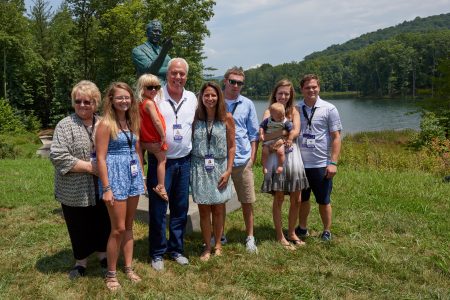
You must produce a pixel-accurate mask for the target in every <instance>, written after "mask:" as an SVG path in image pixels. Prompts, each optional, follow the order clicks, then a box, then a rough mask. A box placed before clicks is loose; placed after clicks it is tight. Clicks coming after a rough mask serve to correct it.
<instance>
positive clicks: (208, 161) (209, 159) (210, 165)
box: [205, 120, 214, 172]
mask: <svg viewBox="0 0 450 300" xmlns="http://www.w3.org/2000/svg"><path fill="white" fill-rule="evenodd" d="M208 124H210V125H211V130H209V128H208V127H209V126H208ZM213 128H214V120H213V121H212V122H210V123H208V122H206V121H205V130H206V142H207V149H208V154H206V155H205V170H206V171H208V172H211V171H212V170H214V155H212V154H210V153H209V150H210V146H211V139H212V136H213Z"/></svg>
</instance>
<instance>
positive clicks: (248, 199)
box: [231, 160, 256, 203]
mask: <svg viewBox="0 0 450 300" xmlns="http://www.w3.org/2000/svg"><path fill="white" fill-rule="evenodd" d="M231 179H233V184H234V188H235V189H236V194H237V196H238V200H239V202H241V203H255V201H256V196H255V182H254V180H253V170H252V163H250V160H248V162H247V163H246V164H245V165H242V166H239V167H233V170H232V171H231Z"/></svg>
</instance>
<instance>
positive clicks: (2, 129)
mask: <svg viewBox="0 0 450 300" xmlns="http://www.w3.org/2000/svg"><path fill="white" fill-rule="evenodd" d="M21 132H25V126H24V125H23V124H22V122H21V121H20V119H19V118H18V117H17V116H16V115H15V113H14V110H13V108H12V106H11V105H9V103H8V101H6V100H4V99H0V133H21Z"/></svg>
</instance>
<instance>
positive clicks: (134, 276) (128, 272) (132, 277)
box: [124, 267, 142, 283]
mask: <svg viewBox="0 0 450 300" xmlns="http://www.w3.org/2000/svg"><path fill="white" fill-rule="evenodd" d="M124 269H125V270H124V271H125V275H127V277H128V279H130V280H131V282H133V283H138V282H140V281H141V280H142V279H141V277H139V275H138V274H136V273H135V272H134V271H133V269H132V268H131V267H125V268H124Z"/></svg>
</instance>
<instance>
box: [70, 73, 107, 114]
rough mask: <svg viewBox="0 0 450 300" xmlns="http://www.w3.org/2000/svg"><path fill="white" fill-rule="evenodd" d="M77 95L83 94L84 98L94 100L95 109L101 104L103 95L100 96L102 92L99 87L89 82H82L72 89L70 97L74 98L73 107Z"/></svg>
mask: <svg viewBox="0 0 450 300" xmlns="http://www.w3.org/2000/svg"><path fill="white" fill-rule="evenodd" d="M77 93H80V94H82V95H83V96H87V97H89V98H91V99H93V100H94V102H95V107H96V108H97V107H98V106H99V104H100V99H101V98H102V95H101V94H100V90H99V89H98V87H97V86H96V85H95V83H93V82H92V81H89V80H81V81H80V82H78V83H77V84H75V86H74V87H73V88H72V92H71V93H70V97H71V98H72V106H75V100H76V99H75V98H76V96H77Z"/></svg>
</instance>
